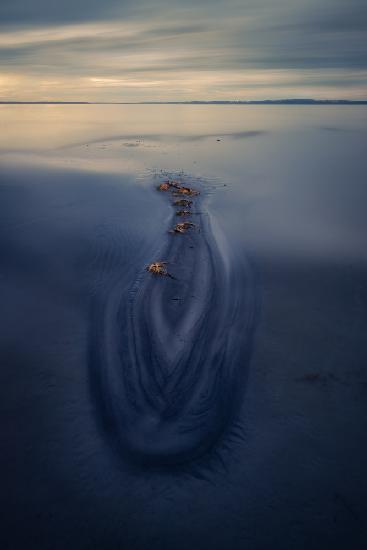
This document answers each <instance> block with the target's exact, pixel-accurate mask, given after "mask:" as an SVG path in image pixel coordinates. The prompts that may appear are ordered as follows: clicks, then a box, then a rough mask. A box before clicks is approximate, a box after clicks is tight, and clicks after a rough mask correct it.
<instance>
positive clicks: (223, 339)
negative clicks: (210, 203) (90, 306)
mask: <svg viewBox="0 0 367 550" xmlns="http://www.w3.org/2000/svg"><path fill="white" fill-rule="evenodd" d="M172 178H174V179H175V181H176V182H178V184H177V185H178V186H179V188H181V189H182V187H183V186H187V185H188V186H189V188H191V189H194V190H196V191H197V192H199V193H200V194H198V195H197V196H193V197H190V199H191V201H192V203H193V204H192V206H191V207H190V213H191V215H190V217H189V218H188V219H189V220H190V221H187V220H186V223H188V224H192V226H190V227H188V228H187V230H186V231H185V233H183V234H180V233H178V232H175V231H174V229H172V228H174V227H175V224H176V223H178V222H180V219H179V218H177V216H176V211H177V210H179V209H177V208H175V207H174V206H173V203H174V200H175V199H177V198H178V197H179V195H178V194H177V189H176V188H175V187H173V188H172V189H170V190H168V191H157V192H159V193H160V194H161V195H165V196H164V197H163V196H162V199H163V198H164V199H165V200H167V201H169V202H170V204H171V208H172V217H171V220H170V225H169V226H167V227H165V228H164V230H165V232H166V234H164V236H163V238H161V239H158V237H157V239H156V241H157V242H156V252H155V256H152V258H151V261H156V260H164V261H165V262H167V270H168V272H169V274H170V275H171V276H170V277H168V276H163V277H162V276H161V277H159V276H157V275H154V274H151V273H147V272H146V270H144V271H143V272H141V273H139V274H138V277H137V279H136V281H135V282H134V283H133V284H132V285H131V289H130V292H129V295H128V299H127V298H126V297H122V296H121V288H120V284H119V281H117V282H116V284H115V285H114V286H113V287H112V288H111V289H110V290H109V291H108V296H107V297H106V303H105V304H98V307H97V309H96V312H95V314H94V322H95V324H96V331H95V334H94V337H93V343H94V346H93V348H92V352H91V362H92V379H93V384H94V393H95V395H97V396H99V398H100V399H101V413H102V414H103V416H104V422H105V423H107V424H109V426H110V429H112V430H113V432H114V433H115V435H116V436H117V437H118V439H119V442H120V443H121V453H122V458H125V459H128V458H129V455H130V458H132V459H133V460H134V461H143V462H145V463H154V464H155V465H156V466H159V467H165V466H166V465H167V464H174V465H177V464H179V463H183V462H187V461H191V460H193V459H194V458H196V457H199V456H201V455H203V454H205V453H206V452H210V451H211V450H213V448H214V447H215V445H216V444H218V440H220V439H221V438H223V437H224V435H227V436H228V434H225V431H226V430H227V431H228V430H229V432H231V427H230V422H231V421H233V420H234V415H235V412H236V409H238V406H239V405H240V403H241V402H242V399H243V397H244V393H245V381H246V378H247V371H248V362H249V359H250V355H251V351H252V338H253V333H254V328H255V317H256V303H257V295H256V286H255V283H254V280H253V279H254V276H253V273H252V272H251V270H250V268H249V265H248V264H246V262H245V259H244V261H243V262H238V261H237V262H233V261H232V253H233V252H235V251H231V250H230V249H229V247H228V245H227V244H226V243H225V241H224V237H223V235H218V237H217V238H218V241H220V243H221V247H220V246H219V243H217V240H216V236H215V234H214V233H213V231H212V229H211V225H212V224H211V220H210V214H209V212H208V211H207V210H206V206H205V203H206V200H205V198H206V194H207V193H208V191H207V190H206V189H205V185H203V184H202V183H201V184H200V183H199V181H195V180H193V179H190V178H189V176H188V175H186V176H185V177H182V178H181V179H178V178H177V176H176V175H175V174H173V175H172ZM185 219H186V218H185ZM181 223H182V221H181ZM184 223H185V222H184ZM217 231H219V230H217Z"/></svg>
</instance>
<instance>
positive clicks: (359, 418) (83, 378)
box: [0, 106, 367, 550]
mask: <svg viewBox="0 0 367 550" xmlns="http://www.w3.org/2000/svg"><path fill="white" fill-rule="evenodd" d="M1 116H2V121H3V129H4V130H3V132H2V135H1V149H0V154H1V166H2V168H1V176H0V213H1V217H0V227H1V230H0V292H1V314H0V323H1V361H0V364H1V367H0V382H1V385H0V387H1V390H0V391H1V399H0V408H1V454H0V472H1V473H0V476H1V485H0V487H1V491H0V502H1V518H2V519H1V530H0V537H1V547H2V548H8V549H18V548H56V549H57V548H65V547H70V548H78V549H79V548H83V549H84V548H86V549H87V548H88V549H90V548H96V549H97V548H98V549H100V548H123V549H125V548H126V549H128V550H130V549H134V548H137V549H139V550H140V549H145V548H154V549H155V548H157V549H172V548H175V549H176V548H177V549H189V548H190V549H192V548H194V549H200V550H201V549H204V548H210V547H211V548H214V549H224V548H226V549H227V548H230V549H232V548H233V549H234V550H240V549H241V550H242V549H243V548H246V547H248V548H251V549H254V548H255V549H257V548H259V549H265V548H271V549H273V548H281V549H288V548H289V549H293V548H305V549H306V548H307V549H309V548H314V549H324V548H353V549H354V548H364V547H365V540H366V535H367V533H366V528H365V515H366V511H367V505H366V502H365V489H364V487H365V486H366V472H365V464H366V459H367V444H366V435H365V434H366V428H367V417H366V412H367V411H366V392H367V373H366V365H367V344H366V338H365V335H366V328H367V313H366V305H367V278H366V274H367V253H366V250H367V248H366V245H365V242H366V229H367V228H366V225H367V216H366V213H367V212H366V208H367V207H366V204H367V188H366V175H367V167H366V160H365V158H366V156H365V143H366V137H367V136H366V134H367V130H366V109H365V107H319V106H317V107H294V106H292V107H283V106H279V107H270V106H266V107H255V106H252V107H239V106H233V107H232V106H222V107H219V106H159V107H158V106H141V107H128V106H103V107H101V106H39V107H35V106H10V107H2V108H1ZM218 140H219V141H218ZM161 171H163V172H164V173H162V172H161ZM166 173H169V174H171V175H172V174H174V175H175V176H177V177H181V178H183V180H185V181H189V182H190V184H192V185H197V186H198V187H200V189H201V190H202V195H201V198H200V201H202V202H199V204H198V207H199V206H200V212H201V214H199V215H198V219H197V220H196V223H197V224H198V225H201V232H193V233H192V234H191V236H190V237H189V239H191V240H185V241H179V240H176V241H172V240H171V235H170V234H168V233H167V230H168V229H169V228H170V227H171V226H172V215H173V213H172V207H171V205H170V202H169V200H167V198H166V197H163V196H162V195H160V194H159V193H158V192H157V191H156V189H155V185H156V183H157V182H159V181H161V180H162V178H165V177H167V176H166ZM198 209H199V208H198ZM208 224H209V225H208ZM185 237H186V236H185ZM185 237H184V238H185ZM174 238H176V237H174ZM180 238H181V236H178V239H180ZM172 242H173V244H172ZM182 243H185V244H182ZM190 243H191V244H190ZM190 246H194V247H196V248H195V249H189V248H188V247H190ZM190 250H191V251H193V250H195V254H193V256H191V255H190ZM162 254H167V255H168V257H167V258H160V259H168V260H169V261H170V269H172V272H174V274H175V276H178V280H175V281H173V280H172V281H166V280H164V281H162V280H160V279H158V280H157V279H151V278H149V274H147V273H146V272H145V271H144V269H145V266H146V264H147V263H148V262H150V261H153V260H154V259H158V258H157V256H161V255H162ZM208 266H209V267H208ZM210 266H211V267H210ZM147 276H148V277H147ZM180 276H181V279H180ZM178 281H179V282H178ZM181 281H182V285H181V284H180V282H181ZM162 282H163V284H164V286H163V285H161V283H162ZM166 283H168V284H166ZM169 285H171V286H169ZM191 288H192V289H194V290H195V291H196V293H197V299H196V301H194V299H193V305H191V302H190V301H189V299H188V298H189V290H190V289H191ZM176 294H177V296H176ZM193 295H194V294H193ZM190 296H191V294H190ZM172 298H174V300H171V299H172ZM176 298H179V300H176ZM180 299H182V300H183V299H185V301H184V302H183V307H182V308H181V309H180V305H179V304H180V303H181V302H180ZM252 300H254V301H252ZM255 303H256V307H255V305H254V304H255ZM167 304H168V305H167ZM254 307H255V309H256V315H252V314H251V311H254V309H253V308H254ZM229 311H234V312H236V313H235V315H234V316H233V315H232V317H231V316H229V313H228V312H229ZM229 319H230V321H229ZM249 320H251V322H250V325H251V330H249V329H248V327H249V326H250V325H249V324H248V323H249ZM241 326H243V330H242V331H241ZM149 327H152V331H150V330H149ZM177 327H178V329H177ZM223 327H225V328H223ZM176 329H177V330H176ZM154 331H155V333H154ZM195 338H196V340H197V341H196V343H195V344H194V342H195ZM132 342H133V343H134V346H135V347H134V348H132ZM217 348H218V350H223V349H225V353H224V354H223V355H222V356H220V355H218V353H214V350H216V349H217ZM132 349H135V350H137V351H135V352H134V353H133V352H132ZM137 354H138V355H137ZM185 354H188V355H187V356H186V355H185ZM149 356H154V357H158V358H159V361H158V363H157V365H158V364H159V365H171V366H172V365H174V367H175V368H174V369H173V372H174V373H175V374H174V376H173V375H172V373H169V372H168V371H167V368H168V367H167V366H165V369H166V370H165V371H164V370H162V371H159V370H157V368H154V369H153V373H152V370H149V367H150V366H154V365H155V363H154V361H153V360H152V362H150V361H149ZM136 357H140V359H141V358H142V357H143V360H140V359H139V361H137V359H136ZM187 357H189V358H190V360H188V358H187ZM180 358H181V359H182V358H184V359H182V360H181V362H180ZM165 361H166V363H165ZM129 362H130V367H129V369H130V372H131V376H127V377H126V372H129V370H127V369H125V370H124V366H126V365H127V364H128V363H129ZM136 364H139V365H140V367H141V369H142V374H143V375H146V376H148V374H149V377H147V378H144V377H143V382H142V383H141V381H140V382H139V383H138V384H137V383H136V384H135V385H134V388H135V390H134V391H135V392H136V389H137V388H138V389H139V392H140V393H139V394H138V397H139V396H140V397H139V399H138V405H139V407H138V409H137V410H138V411H139V414H138V416H136V413H134V414H132V411H133V410H134V409H133V405H132V404H131V402H129V400H128V397H129V396H130V397H131V395H133V394H134V392H128V393H127V394H124V392H123V391H122V389H123V388H122V386H121V372H123V373H125V375H124V376H125V378H124V380H125V382H126V380H128V381H129V380H132V381H134V375H135V376H136V371H134V372H132V371H131V369H132V368H134V365H136ZM211 365H213V366H214V367H215V369H214V370H215V373H217V374H218V372H219V373H220V374H221V376H222V377H224V378H222V379H219V380H220V381H219V384H218V383H217V382H215V380H218V379H216V378H215V377H214V376H213V373H212V371H211V370H210V366H211ZM228 365H233V368H231V369H229V370H228ZM201 367H202V368H201ZM157 373H158V374H159V376H158V375H157ZM162 373H163V374H162ZM152 375H155V377H154V376H153V378H152V377H151V376H152ZM157 376H158V377H157ZM169 380H170V381H171V382H169ZM172 380H174V382H175V383H173V382H172ZM236 381H237V384H236ZM200 384H201V385H200ZM142 388H143V389H144V390H149V391H148V393H147V395H148V398H147V399H148V400H147V399H145V398H144V399H142V397H141V396H142V395H143V393H141V389H142ZM172 388H176V390H177V391H176V394H173V393H172V391H173V390H172ZM191 388H193V391H190V389H191ZM195 388H196V390H195ZM197 388H200V391H201V389H204V388H207V389H208V388H211V390H212V391H209V392H207V393H208V395H209V397H208V396H207V397H208V398H207V399H205V398H204V399H203V401H202V402H201V405H202V406H200V407H199V408H198V410H199V412H200V414H204V413H203V411H204V412H205V414H204V416H203V417H202V418H203V421H202V422H197V418H198V416H196V417H195V419H196V420H195V422H196V423H194V422H193V421H192V416H190V414H189V413H190V411H192V410H195V407H196V406H197V404H198V403H199V402H200V401H199V400H198V395H199V393H200V392H199V391H198V390H197ZM158 389H159V390H160V391H161V393H160V394H159V393H157V392H158ZM194 390H195V391H194ZM231 392H233V393H231ZM135 395H136V393H135ZM157 395H158V396H160V397H159V398H158V397H157V398H156V400H153V403H152V396H157ZM172 395H175V398H176V400H173V399H172ZM228 395H229V396H231V395H233V400H231V399H230V398H228ZM223 396H225V399H224V398H223ZM201 398H202V396H201ZM109 403H113V404H114V406H113V407H112V409H109ZM135 405H136V401H135ZM135 405H134V406H135ZM149 407H150V408H149ZM152 410H153V411H154V414H153V413H152V412H151V411H152ZM147 411H148V412H147ZM157 411H158V412H157ZM223 411H225V412H226V411H227V412H228V414H227V415H225V414H223ZM152 414H153V417H154V418H155V419H156V421H155V422H154V423H153V424H151V423H150V422H151V418H152ZM157 414H158V417H157V416H154V415H157ZM200 414H199V417H200ZM157 418H158V420H157ZM141 422H142V423H141ZM145 426H148V427H149V426H151V429H147V428H146V427H145ZM152 426H153V428H154V429H153V428H152ZM182 426H184V428H189V430H187V429H186V431H185V430H183V431H182ZM193 426H196V427H197V428H198V430H197V431H196V432H195V430H194V431H193ZM125 427H126V429H125ZM157 427H158V428H159V429H158V428H157ZM180 430H181V431H180ZM194 432H195V433H194ZM184 433H185V434H186V435H183V434H184ZM180 434H181V435H180ZM187 434H189V435H187ZM193 434H194V435H195V437H194V436H193ZM190 445H191V446H190ZM137 447H138V449H139V453H137V454H136V453H135V452H132V453H131V452H130V450H131V448H132V449H136V448H137ZM182 449H184V452H183V454H182ZM188 449H189V450H188ZM187 450H188V451H187ZM196 451H197V452H196ZM141 452H142V454H143V455H144V457H145V458H146V457H147V456H148V458H149V457H151V455H152V452H153V455H154V457H155V460H153V461H151V460H150V459H148V460H145V459H144V460H141ZM138 455H139V456H138ZM167 456H168V457H170V459H169V460H167ZM172 456H173V460H172ZM157 457H158V459H156V458H157ZM177 458H179V459H178V460H177Z"/></svg>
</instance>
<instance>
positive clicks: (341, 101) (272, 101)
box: [0, 99, 367, 105]
mask: <svg viewBox="0 0 367 550" xmlns="http://www.w3.org/2000/svg"><path fill="white" fill-rule="evenodd" d="M0 105H367V99H363V100H349V99H264V100H253V101H0Z"/></svg>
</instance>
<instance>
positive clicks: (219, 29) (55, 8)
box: [0, 0, 367, 102]
mask: <svg viewBox="0 0 367 550" xmlns="http://www.w3.org/2000/svg"><path fill="white" fill-rule="evenodd" d="M366 31H367V2H366V1H365V0H302V1H301V0H226V1H224V0H222V1H219V0H211V1H209V0H195V1H194V0H185V2H179V1H177V0H171V1H168V0H103V1H102V0H63V1H61V0H58V1H55V0H31V1H30V0H1V2H0V100H2V101H57V100H60V101H107V102H108V101H191V100H205V101H207V100H261V99H281V98H315V99H367V53H366V51H367V48H366V43H367V32H366Z"/></svg>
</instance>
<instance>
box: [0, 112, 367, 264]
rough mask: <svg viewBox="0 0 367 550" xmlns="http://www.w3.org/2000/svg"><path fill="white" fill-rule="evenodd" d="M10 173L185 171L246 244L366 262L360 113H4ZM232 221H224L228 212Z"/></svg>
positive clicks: (0, 139)
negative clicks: (210, 191) (210, 188)
mask: <svg viewBox="0 0 367 550" xmlns="http://www.w3.org/2000/svg"><path fill="white" fill-rule="evenodd" d="M0 109H1V111H0V112H1V118H2V132H1V135H0V159H1V161H2V164H3V165H4V166H7V167H15V166H17V167H19V166H22V165H25V166H27V167H28V168H30V167H32V166H33V168H35V167H37V168H40V167H42V166H43V167H48V168H49V169H50V168H55V169H63V170H66V171H67V172H70V171H78V170H82V171H87V172H88V171H89V172H97V173H100V174H122V173H127V172H128V173H131V174H133V175H135V176H137V175H138V176H139V175H141V174H144V173H146V172H147V171H159V170H162V169H163V170H171V171H177V170H184V171H186V172H188V173H190V174H192V175H199V176H204V177H206V178H208V179H210V180H211V181H213V182H215V183H216V184H217V185H226V187H225V188H224V187H223V189H222V190H221V192H220V193H217V194H216V195H215V197H214V198H213V208H214V209H216V211H217V214H218V216H219V217H223V220H222V223H223V224H224V225H227V231H229V232H231V233H232V236H233V238H234V236H235V235H236V236H237V237H238V236H240V235H241V238H242V239H244V242H245V244H246V247H248V248H250V249H255V251H257V252H259V251H260V250H261V251H262V252H264V253H270V252H271V251H272V250H273V251H274V252H275V254H287V253H290V254H292V255H296V256H299V255H304V254H306V255H307V256H310V255H311V256H312V255H316V256H317V257H319V258H322V257H323V256H325V257H326V258H330V257H339V258H341V257H343V258H346V259H348V258H349V259H353V260H363V261H365V260H366V259H367V257H366V255H367V249H366V247H365V246H364V236H365V233H366V223H367V221H366V220H367V216H366V215H365V206H364V205H365V204H366V200H367V196H366V195H367V190H366V189H367V188H366V185H365V181H366V172H367V168H366V162H365V155H364V144H365V142H366V137H367V130H366V119H367V109H366V108H365V107H363V106H359V107H352V106H344V107H342V106H313V107H309V106H230V105H227V106H221V107H219V106H216V105H211V106H202V105H195V106H187V105H160V106H158V105H156V106H151V105H135V106H132V105H117V106H116V105H104V106H98V105H83V106H79V105H69V106H66V105H58V106H52V105H41V106H31V105H23V106H19V105H18V106H15V105H11V106H5V105H3V106H1V107H0ZM232 214H233V215H232Z"/></svg>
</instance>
